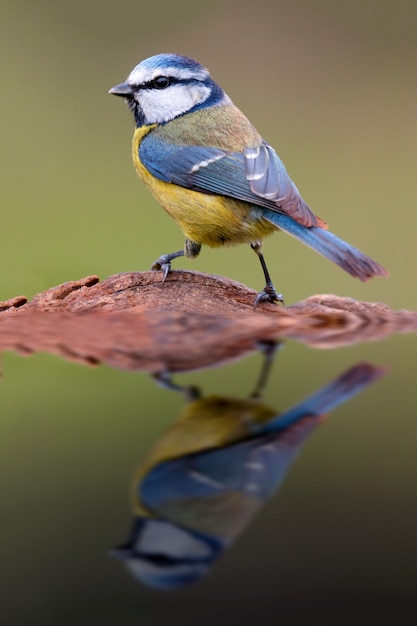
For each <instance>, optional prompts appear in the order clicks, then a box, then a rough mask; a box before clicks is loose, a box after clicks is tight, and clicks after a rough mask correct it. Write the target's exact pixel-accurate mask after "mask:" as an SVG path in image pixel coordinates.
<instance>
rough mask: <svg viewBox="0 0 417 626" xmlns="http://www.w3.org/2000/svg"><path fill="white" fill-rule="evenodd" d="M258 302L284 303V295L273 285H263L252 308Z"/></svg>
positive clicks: (255, 306)
mask: <svg viewBox="0 0 417 626" xmlns="http://www.w3.org/2000/svg"><path fill="white" fill-rule="evenodd" d="M260 302H279V303H280V304H284V296H283V295H282V293H278V292H277V290H276V289H275V287H274V285H273V284H272V283H271V284H270V285H265V287H264V289H263V290H262V291H260V292H259V293H258V295H257V296H256V299H255V303H254V305H253V308H254V309H256V308H257V306H258V304H259V303H260Z"/></svg>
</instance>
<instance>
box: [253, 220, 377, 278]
mask: <svg viewBox="0 0 417 626" xmlns="http://www.w3.org/2000/svg"><path fill="white" fill-rule="evenodd" d="M262 215H263V217H264V218H265V219H266V220H268V222H271V223H272V224H274V226H276V227H277V228H279V229H281V230H284V231H285V232H287V233H288V234H289V235H292V236H293V237H295V238H296V239H299V241H302V242H303V243H305V244H306V245H307V246H309V247H310V248H313V250H315V251H316V252H318V253H319V254H322V255H323V256H324V257H326V259H330V261H333V263H336V265H339V266H340V267H341V268H342V269H344V270H345V271H346V272H349V274H351V275H352V276H355V278H359V279H360V280H368V279H369V278H372V277H373V276H385V277H387V276H389V272H387V270H386V269H385V268H384V267H382V265H380V264H379V263H377V262H376V261H374V260H373V259H371V258H370V257H369V256H367V255H366V254H363V252H361V251H360V250H358V249H357V248H354V247H353V246H351V245H350V244H349V243H347V242H346V241H343V239H339V237H336V235H333V233H331V232H330V231H328V230H325V229H324V228H319V227H317V226H310V227H309V228H308V227H306V226H302V224H299V223H298V222H296V221H295V220H293V219H292V218H291V217H289V216H288V215H284V214H282V213H277V212H275V211H271V210H269V209H263V211H262Z"/></svg>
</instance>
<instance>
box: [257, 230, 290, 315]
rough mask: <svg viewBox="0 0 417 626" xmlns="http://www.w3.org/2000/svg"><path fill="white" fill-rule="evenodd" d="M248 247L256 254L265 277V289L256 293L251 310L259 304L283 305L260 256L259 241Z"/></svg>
mask: <svg viewBox="0 0 417 626" xmlns="http://www.w3.org/2000/svg"><path fill="white" fill-rule="evenodd" d="M250 247H251V248H252V250H253V251H254V252H255V253H256V254H257V256H258V258H259V260H260V262H261V265H262V270H263V273H264V276H265V287H264V288H263V290H262V291H261V292H260V293H258V295H257V297H256V300H255V304H254V307H253V308H254V309H256V307H257V306H258V304H259V303H260V302H281V303H282V304H284V298H283V296H282V293H278V292H277V290H276V289H275V287H274V285H273V282H272V280H271V277H270V275H269V272H268V268H267V266H266V263H265V259H264V255H263V254H262V243H261V242H260V241H252V243H251V245H250Z"/></svg>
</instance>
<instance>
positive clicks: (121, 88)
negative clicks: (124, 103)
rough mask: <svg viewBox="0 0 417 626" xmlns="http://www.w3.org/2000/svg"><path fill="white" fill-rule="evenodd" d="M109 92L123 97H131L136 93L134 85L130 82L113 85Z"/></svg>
mask: <svg viewBox="0 0 417 626" xmlns="http://www.w3.org/2000/svg"><path fill="white" fill-rule="evenodd" d="M109 93H111V94H113V95H114V96H121V97H122V98H131V97H132V96H133V94H134V93H135V90H134V88H133V87H132V85H129V83H120V85H116V86H115V87H112V88H111V89H110V91H109Z"/></svg>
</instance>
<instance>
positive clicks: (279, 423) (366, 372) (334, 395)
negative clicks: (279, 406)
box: [265, 362, 386, 432]
mask: <svg viewBox="0 0 417 626" xmlns="http://www.w3.org/2000/svg"><path fill="white" fill-rule="evenodd" d="M385 373H386V370H385V369H384V368H382V367H376V366H374V365H371V364H369V363H366V362H364V363H358V365H355V366H353V367H351V368H350V369H348V370H347V371H346V372H344V373H343V374H341V375H340V376H339V377H338V378H336V379H335V380H333V381H332V382H331V383H329V384H328V385H326V386H325V387H322V388H321V389H319V390H318V391H316V392H315V393H313V394H312V395H311V396H309V397H308V398H306V399H305V400H303V401H302V402H301V403H300V404H297V405H296V406H295V407H293V408H292V409H289V410H288V411H285V413H281V415H279V416H278V417H276V418H274V419H273V420H272V421H270V422H268V424H267V425H266V426H265V432H274V431H279V430H284V429H285V428H288V427H289V426H291V425H292V424H294V423H296V422H298V421H300V420H302V419H304V418H306V417H319V416H321V415H323V414H326V413H329V412H330V411H333V410H334V409H335V408H336V407H338V406H340V405H341V404H343V403H344V402H347V400H350V398H352V397H353V396H355V395H357V394H358V393H359V392H361V391H363V390H364V389H365V388H366V387H367V386H368V385H370V384H371V383H373V382H375V381H376V380H378V379H379V378H381V376H383V375H384V374H385Z"/></svg>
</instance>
